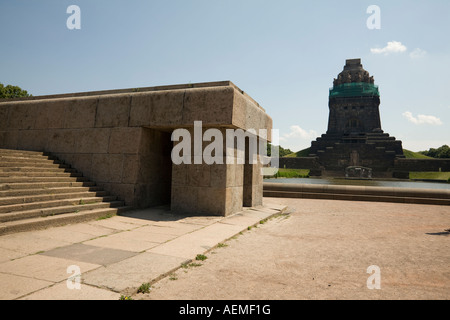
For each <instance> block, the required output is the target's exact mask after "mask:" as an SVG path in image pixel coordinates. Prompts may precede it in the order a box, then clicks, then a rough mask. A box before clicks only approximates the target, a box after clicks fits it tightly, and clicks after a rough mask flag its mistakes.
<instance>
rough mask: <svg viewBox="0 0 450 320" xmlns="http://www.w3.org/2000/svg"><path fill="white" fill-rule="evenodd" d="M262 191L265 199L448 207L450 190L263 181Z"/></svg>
mask: <svg viewBox="0 0 450 320" xmlns="http://www.w3.org/2000/svg"><path fill="white" fill-rule="evenodd" d="M263 192H264V196H265V197H278V198H308V199H333V200H353V201H376V202H399V203H421V204H434V205H450V190H444V189H442V190H441V189H418V188H417V189H415V188H394V187H367V186H346V185H321V184H293V183H292V184H290V183H269V182H265V183H264V186H263Z"/></svg>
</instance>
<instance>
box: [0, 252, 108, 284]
mask: <svg viewBox="0 0 450 320" xmlns="http://www.w3.org/2000/svg"><path fill="white" fill-rule="evenodd" d="M72 265H77V266H79V267H80V269H81V270H82V271H84V272H86V271H89V270H93V269H96V268H99V267H100V265H98V264H92V263H85V262H80V261H74V260H68V259H62V258H55V257H48V256H43V255H40V254H35V255H30V256H27V257H23V258H19V259H16V260H12V261H8V262H4V263H2V264H0V273H4V274H12V275H17V276H23V277H30V278H33V279H40V280H45V281H51V282H59V281H62V280H66V279H67V278H68V277H69V276H70V275H71V274H68V273H67V268H68V267H69V266H72Z"/></svg>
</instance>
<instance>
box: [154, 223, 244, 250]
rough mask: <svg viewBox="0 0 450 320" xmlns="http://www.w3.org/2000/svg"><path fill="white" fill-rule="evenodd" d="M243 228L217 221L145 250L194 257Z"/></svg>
mask: <svg viewBox="0 0 450 320" xmlns="http://www.w3.org/2000/svg"><path fill="white" fill-rule="evenodd" d="M243 229H244V228H242V226H239V225H237V226H236V225H231V224H225V223H217V224H213V225H210V226H207V227H205V228H202V229H200V230H196V231H194V232H191V233H188V234H185V235H183V236H180V237H178V238H176V239H174V240H173V241H169V242H166V243H164V244H162V245H160V246H157V247H155V248H152V249H150V250H147V252H151V253H157V254H163V255H168V256H174V257H181V258H184V259H194V258H195V257H196V256H197V254H202V253H204V252H206V251H208V250H210V249H212V248H213V247H214V246H216V245H217V244H218V243H220V242H222V241H225V240H227V239H229V238H231V237H232V236H234V235H236V234H237V233H239V232H240V231H242V230H243Z"/></svg>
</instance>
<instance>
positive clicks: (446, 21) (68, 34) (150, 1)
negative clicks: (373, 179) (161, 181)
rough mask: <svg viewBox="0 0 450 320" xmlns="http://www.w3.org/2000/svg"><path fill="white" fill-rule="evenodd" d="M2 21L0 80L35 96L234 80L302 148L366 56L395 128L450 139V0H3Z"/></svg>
mask: <svg viewBox="0 0 450 320" xmlns="http://www.w3.org/2000/svg"><path fill="white" fill-rule="evenodd" d="M69 5H77V6H79V7H80V9H81V29H80V30H69V29H68V28H67V26H66V21H67V19H68V18H69V16H70V14H67V13H66V10H67V7H68V6H69ZM369 5H377V6H379V8H380V9H381V29H379V30H370V29H368V28H367V25H366V21H367V19H368V18H369V17H370V14H368V13H367V12H366V10H367V8H368V7H369ZM0 28H1V30H2V31H3V37H2V41H1V42H0V83H4V84H13V85H18V86H20V87H22V88H23V89H26V90H28V91H29V92H30V93H31V94H33V95H35V96H36V95H44V94H56V93H69V92H80V91H93V90H107V89H121V88H135V87H146V86H156V85H166V84H179V83H195V82H207V81H221V80H231V81H232V82H234V83H235V84H236V85H237V86H238V87H240V88H241V89H242V90H244V91H246V92H247V93H248V94H249V95H250V96H251V97H253V98H254V99H255V100H256V101H258V102H259V103H260V104H261V105H262V106H263V107H264V108H265V109H266V111H267V113H268V114H269V115H270V116H271V117H272V119H273V124H274V128H276V129H279V132H280V137H281V145H282V146H283V147H287V148H291V149H292V150H293V151H298V150H300V149H303V148H306V147H309V145H310V142H311V140H313V139H315V138H316V137H317V136H320V135H321V134H322V133H325V132H326V129H327V122H328V89H329V87H331V86H332V83H333V78H334V77H336V76H337V74H338V73H339V72H341V71H342V68H343V66H344V64H345V60H346V59H349V58H361V59H362V64H363V66H364V68H365V69H366V70H367V71H369V72H370V73H371V75H373V76H374V78H375V84H377V85H379V87H380V93H381V105H380V112H381V120H382V129H383V130H384V131H385V132H387V133H389V134H390V135H391V136H395V137H396V138H397V139H400V140H402V141H403V146H404V147H405V148H407V149H411V150H414V151H419V150H425V149H428V148H429V147H439V146H441V145H443V144H450V41H449V40H448V39H449V35H448V34H449V31H450V2H449V1H448V0H434V1H428V2H427V1H417V0H408V1H399V0H396V1H377V0H375V1H364V0H345V1H300V0H291V1H283V0H281V1H265V0H259V1H256V0H240V1H236V0H227V1H217V0H164V1H159V0H158V1H157V0H147V1H144V0H129V1H125V0H70V1H65V0H40V1H32V0H28V1H25V0H1V2H0Z"/></svg>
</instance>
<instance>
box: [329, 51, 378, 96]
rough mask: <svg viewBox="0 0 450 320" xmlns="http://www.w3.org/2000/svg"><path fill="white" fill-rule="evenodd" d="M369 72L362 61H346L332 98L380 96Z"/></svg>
mask: <svg viewBox="0 0 450 320" xmlns="http://www.w3.org/2000/svg"><path fill="white" fill-rule="evenodd" d="M374 82H375V81H374V79H373V77H372V76H370V75H369V72H367V71H366V70H364V69H363V66H362V64H361V59H350V60H346V65H345V66H344V70H343V71H342V72H341V73H339V75H338V77H337V78H336V79H334V81H333V88H331V89H330V98H336V97H374V96H377V97H379V96H380V92H379V91H378V86H376V85H375V84H374Z"/></svg>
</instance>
